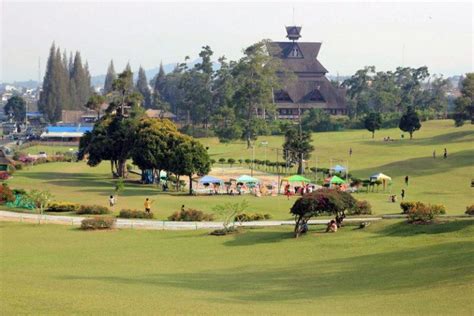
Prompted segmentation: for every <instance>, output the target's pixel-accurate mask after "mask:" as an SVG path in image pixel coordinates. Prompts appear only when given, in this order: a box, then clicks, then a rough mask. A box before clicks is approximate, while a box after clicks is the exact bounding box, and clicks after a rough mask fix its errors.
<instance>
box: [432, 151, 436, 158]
mask: <svg viewBox="0 0 474 316" xmlns="http://www.w3.org/2000/svg"><path fill="white" fill-rule="evenodd" d="M433 159H436V149H435V150H433Z"/></svg>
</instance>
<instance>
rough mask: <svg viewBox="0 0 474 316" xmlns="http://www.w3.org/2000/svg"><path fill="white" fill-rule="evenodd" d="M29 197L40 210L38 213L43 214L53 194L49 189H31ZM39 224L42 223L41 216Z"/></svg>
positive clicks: (37, 209)
mask: <svg viewBox="0 0 474 316" xmlns="http://www.w3.org/2000/svg"><path fill="white" fill-rule="evenodd" d="M28 198H29V199H30V200H31V202H33V205H34V206H35V208H36V211H37V212H38V215H43V213H44V210H45V209H46V206H47V205H48V204H49V201H51V199H52V198H53V195H52V194H51V193H50V192H49V191H46V190H45V191H39V190H31V191H30V193H28ZM38 224H41V217H38Z"/></svg>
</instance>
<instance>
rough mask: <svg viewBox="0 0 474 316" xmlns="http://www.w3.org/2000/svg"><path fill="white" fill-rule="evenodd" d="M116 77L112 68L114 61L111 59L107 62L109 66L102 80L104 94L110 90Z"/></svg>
mask: <svg viewBox="0 0 474 316" xmlns="http://www.w3.org/2000/svg"><path fill="white" fill-rule="evenodd" d="M115 79H117V74H116V73H115V69H114V61H113V60H111V61H110V64H109V68H107V75H106V76H105V82H104V95H105V94H109V93H110V92H112V90H113V89H112V83H113V82H114V80H115Z"/></svg>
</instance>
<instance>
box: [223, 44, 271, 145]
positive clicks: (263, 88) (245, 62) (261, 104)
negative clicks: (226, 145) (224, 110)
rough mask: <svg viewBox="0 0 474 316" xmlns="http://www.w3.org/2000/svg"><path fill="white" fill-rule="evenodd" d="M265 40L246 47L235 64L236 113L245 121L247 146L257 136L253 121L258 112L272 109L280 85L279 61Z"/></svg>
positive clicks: (244, 134)
mask: <svg viewBox="0 0 474 316" xmlns="http://www.w3.org/2000/svg"><path fill="white" fill-rule="evenodd" d="M266 47H267V45H266V41H261V42H258V43H256V44H254V45H252V46H250V47H248V48H247V49H245V51H244V57H242V58H241V59H240V60H239V61H238V62H237V63H236V64H235V67H233V71H232V72H233V76H234V80H235V93H234V95H233V99H234V102H235V106H236V109H237V110H236V114H237V117H238V118H239V119H240V120H241V122H242V129H243V138H244V139H245V140H246V141H247V148H250V147H251V140H252V139H254V138H255V137H256V135H255V129H254V123H255V120H254V119H255V118H256V117H257V113H259V112H260V113H262V114H263V113H264V112H265V111H267V110H269V109H272V108H273V105H272V100H273V89H274V88H277V87H278V86H279V85H280V80H279V78H278V76H277V74H276V71H277V69H278V68H277V67H278V64H277V62H276V60H275V59H273V58H272V57H271V56H269V54H268V53H267V51H266Z"/></svg>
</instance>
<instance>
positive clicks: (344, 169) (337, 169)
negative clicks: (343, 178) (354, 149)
mask: <svg viewBox="0 0 474 316" xmlns="http://www.w3.org/2000/svg"><path fill="white" fill-rule="evenodd" d="M331 170H334V172H338V173H339V172H346V170H347V169H346V168H345V167H343V166H341V165H335V166H334V167H332V168H331Z"/></svg>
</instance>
